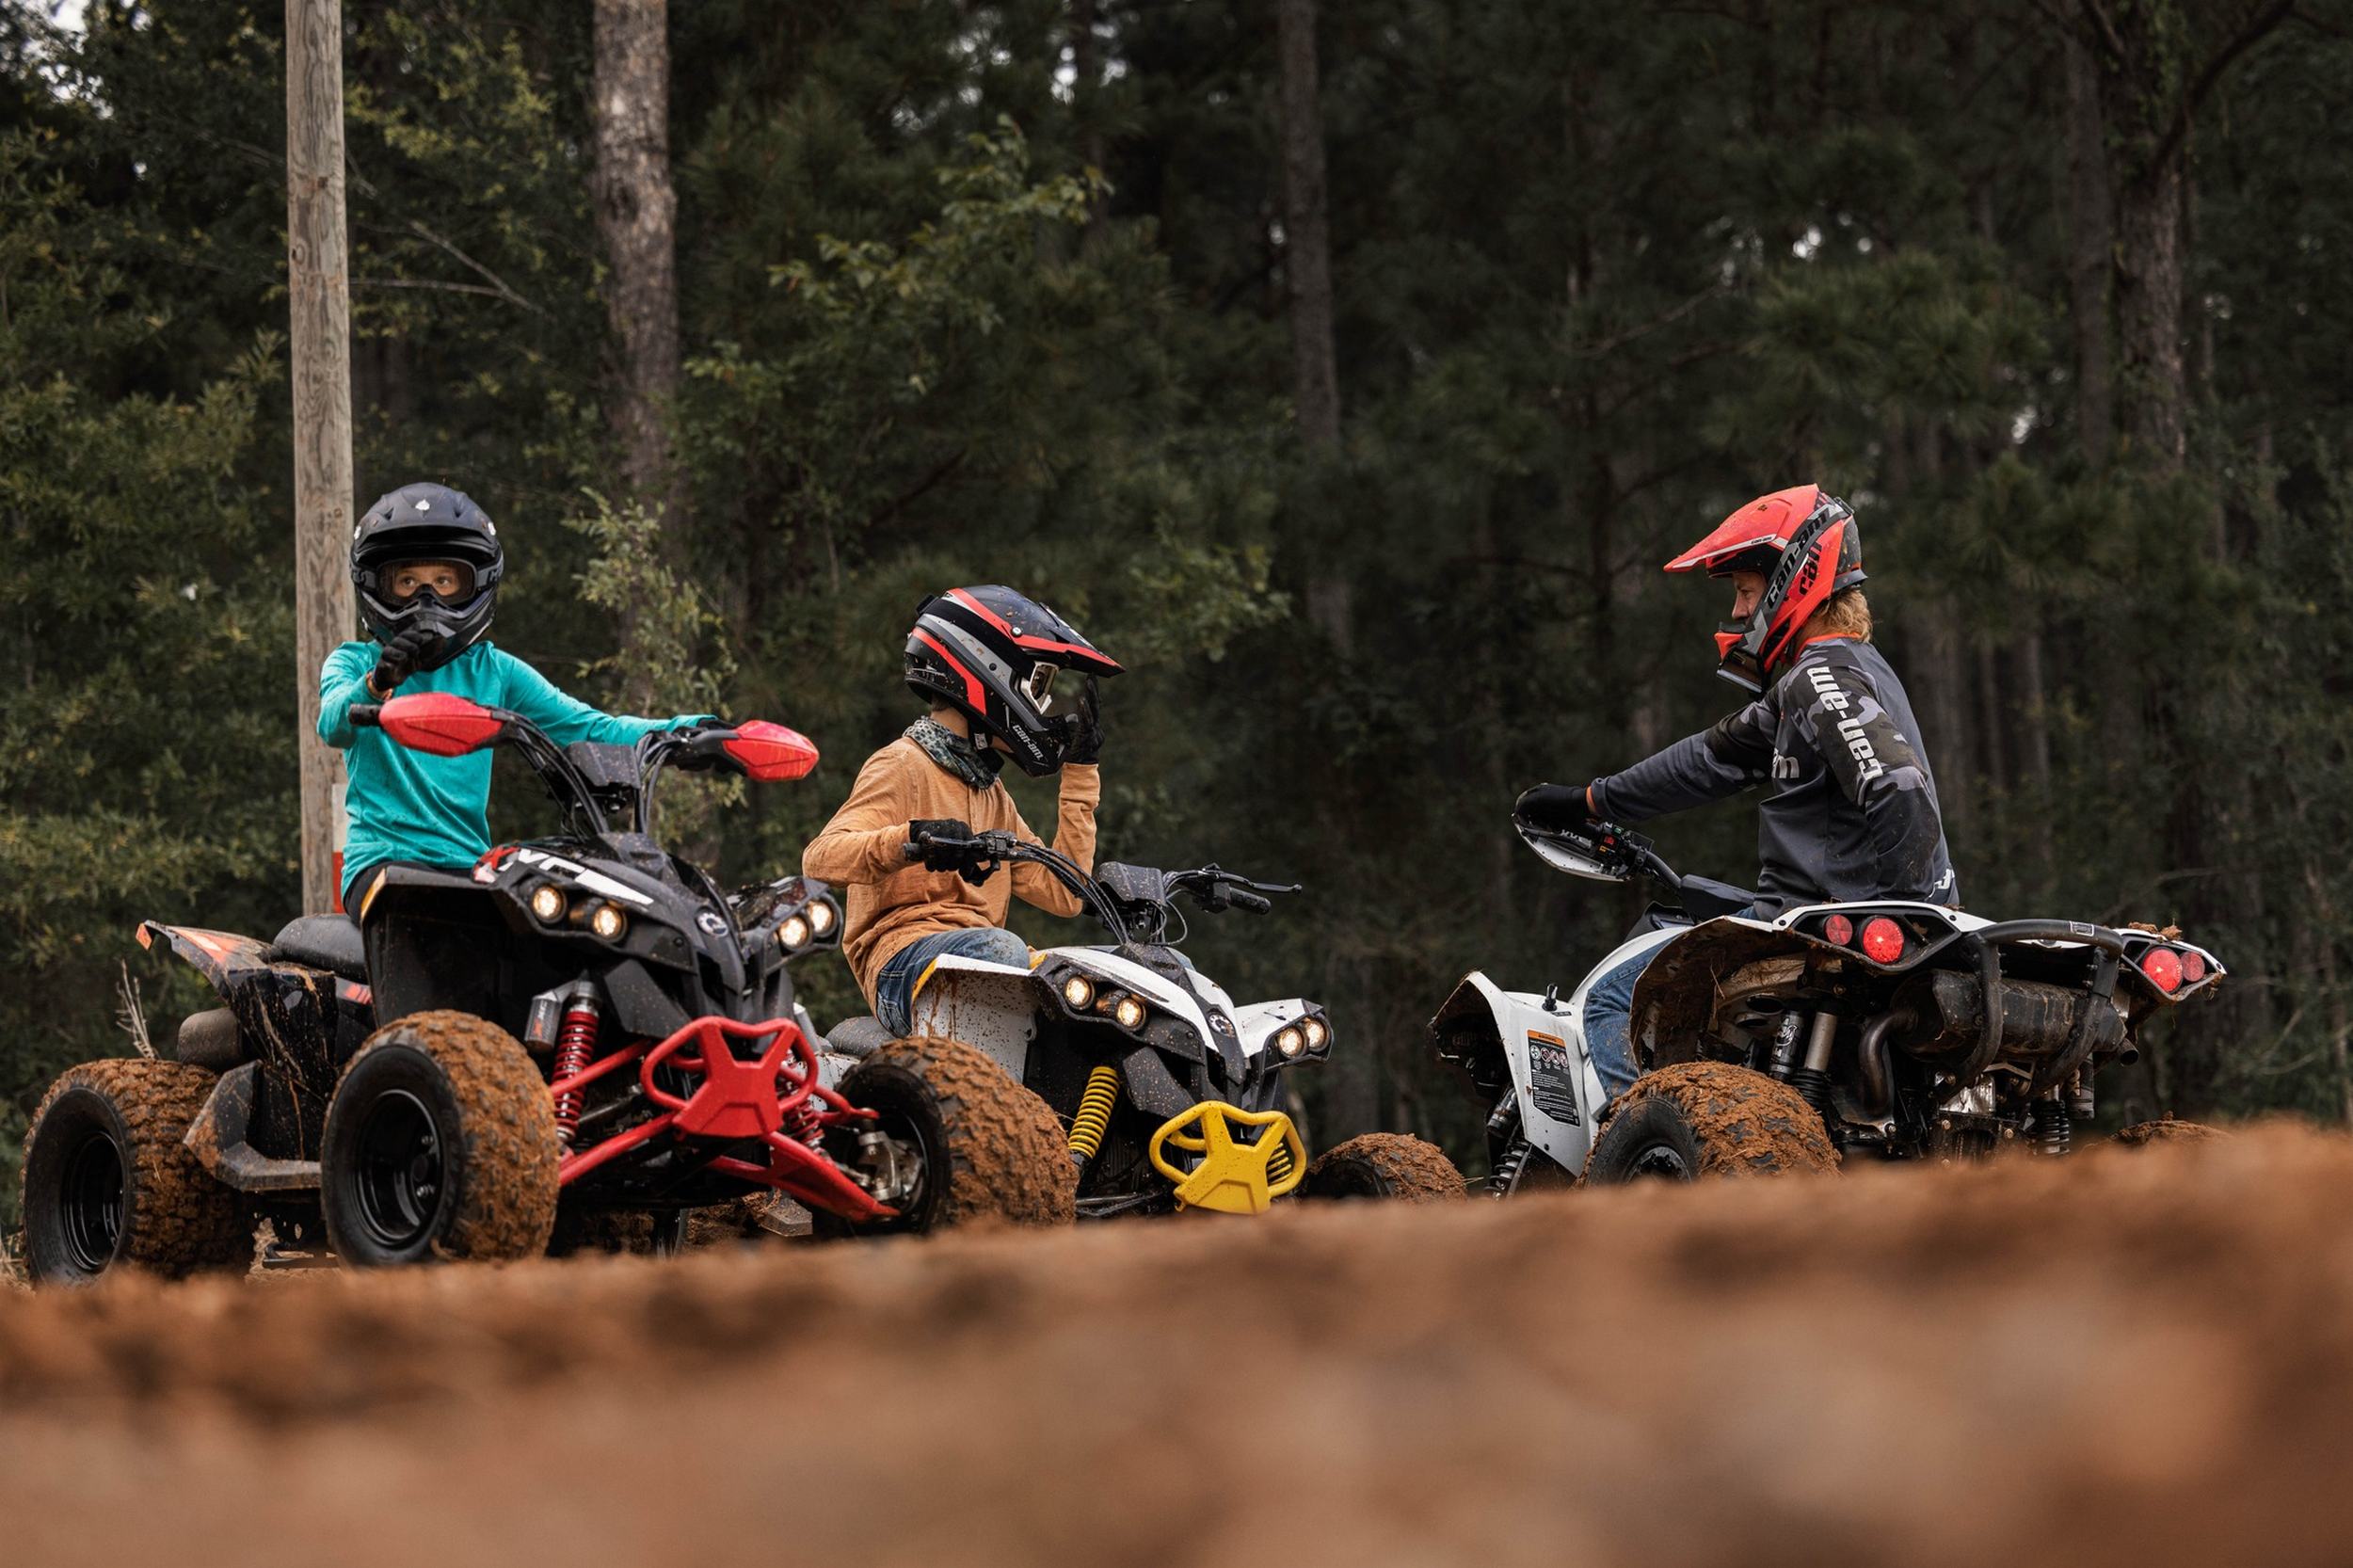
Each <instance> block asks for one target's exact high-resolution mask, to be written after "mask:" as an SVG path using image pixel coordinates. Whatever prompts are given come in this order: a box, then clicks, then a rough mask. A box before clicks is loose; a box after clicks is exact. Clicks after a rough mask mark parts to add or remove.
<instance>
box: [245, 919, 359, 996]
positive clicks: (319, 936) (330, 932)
mask: <svg viewBox="0 0 2353 1568" xmlns="http://www.w3.org/2000/svg"><path fill="white" fill-rule="evenodd" d="M269 958H270V961H271V962H273V963H278V964H301V965H304V966H305V967H307V968H313V969H325V970H326V971H327V972H328V974H332V975H340V976H342V977H343V978H344V979H345V980H350V981H358V982H360V983H361V984H365V983H366V981H367V978H368V955H367V951H366V950H365V949H364V948H362V947H361V946H360V923H359V922H358V921H357V920H353V919H352V918H351V917H350V916H349V915H302V916H298V917H297V918H296V919H294V920H288V921H287V922H286V927H285V929H284V930H282V931H280V933H279V934H278V936H277V939H276V940H274V941H272V942H271V943H270V945H269Z"/></svg>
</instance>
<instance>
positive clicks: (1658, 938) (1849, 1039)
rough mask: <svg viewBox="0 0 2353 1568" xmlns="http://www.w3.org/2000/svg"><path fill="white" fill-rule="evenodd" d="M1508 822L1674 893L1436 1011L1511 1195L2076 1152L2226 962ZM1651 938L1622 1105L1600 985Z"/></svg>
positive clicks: (1599, 877)
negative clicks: (2105, 1085) (2171, 1022)
mask: <svg viewBox="0 0 2353 1568" xmlns="http://www.w3.org/2000/svg"><path fill="white" fill-rule="evenodd" d="M1514 825H1515V826H1516V827H1517V828H1518V830H1519V834H1520V837H1521V838H1522V839H1524V840H1527V842H1528V844H1529V847H1530V848H1532V849H1534V850H1535V851H1536V853H1537V854H1538V855H1539V856H1542V857H1543V858H1544V859H1545V862H1546V863H1547V864H1549V865H1551V866H1554V867H1556V868H1558V869H1559V870H1561V871H1564V872H1569V873H1570V874H1571V875H1573V876H1581V877H1588V878H1591V879H1593V880H1596V881H1602V882H1627V881H1631V880H1633V879H1634V878H1636V877H1643V878H1646V879H1648V880H1650V881H1651V882H1653V883H1655V884H1656V885H1657V887H1658V888H1660V889H1661V890H1662V891H1663V893H1664V895H1665V896H1664V897H1663V898H1662V900H1661V901H1660V902H1659V903H1657V904H1653V905H1652V906H1651V908H1650V910H1649V912H1648V913H1647V914H1646V915H1645V916H1644V918H1643V919H1642V920H1641V923H1640V924H1638V925H1637V926H1636V928H1635V930H1634V931H1633V933H1632V934H1631V935H1630V936H1628V937H1627V939H1626V940H1625V942H1624V943H1622V944H1621V945H1620V946H1619V947H1618V948H1617V949H1616V950H1615V951H1613V952H1610V953H1609V955H1608V956H1607V957H1605V958H1604V959H1603V960H1602V961H1601V962H1600V963H1599V964H1598V965H1596V966H1594V968H1593V970H1592V972H1591V973H1589V974H1588V975H1587V976H1586V977H1585V980H1584V982H1583V984H1579V985H1578V986H1577V989H1576V990H1575V991H1574V992H1572V993H1571V994H1570V995H1569V996H1568V997H1567V998H1566V999H1565V1000H1564V999H1562V998H1561V996H1560V995H1559V994H1558V988H1557V987H1556V988H1555V989H1554V990H1550V991H1546V992H1545V994H1544V995H1543V996H1541V997H1540V996H1535V995H1532V994H1529V993H1526V992H1513V991H1506V990H1504V989H1502V988H1501V987H1500V986H1498V985H1497V984H1495V983H1494V982H1493V981H1491V980H1489V979H1488V978H1487V977H1486V976H1485V975H1484V974H1479V973H1474V974H1471V975H1469V976H1468V977H1466V978H1465V980H1464V981H1463V983H1462V984H1460V985H1459V986H1457V987H1456V988H1455V991H1454V994H1453V995H1452V996H1450V997H1449V998H1448V999H1447V1001H1446V1004H1445V1005H1444V1006H1443V1007H1441V1008H1439V1009H1438V1014H1437V1016H1436V1017H1434V1018H1433V1019H1432V1020H1431V1024H1430V1031H1431V1036H1432V1038H1433V1042H1434V1044H1435V1046H1436V1049H1437V1054H1438V1057H1439V1059H1440V1060H1441V1061H1443V1062H1447V1063H1449V1064H1454V1065H1456V1066H1458V1067H1460V1068H1461V1069H1463V1071H1464V1072H1465V1074H1466V1075H1467V1076H1468V1077H1469V1080H1470V1081H1471V1084H1472V1086H1473V1088H1474V1090H1475V1091H1476V1092H1477V1093H1478V1094H1479V1095H1480V1096H1481V1098H1482V1099H1484V1100H1486V1101H1488V1102H1490V1103H1492V1104H1493V1105H1494V1107H1495V1109H1494V1112H1493V1113H1492V1114H1491V1115H1490V1116H1489V1118H1488V1124H1487V1136H1488V1153H1489V1157H1490V1161H1491V1165H1492V1172H1493V1174H1492V1175H1491V1176H1490V1177H1489V1178H1488V1190H1489V1191H1490V1192H1493V1193H1494V1194H1495V1195H1497V1196H1498V1197H1500V1196H1505V1195H1508V1194H1510V1193H1512V1192H1516V1191H1520V1190H1523V1189H1529V1188H1535V1187H1542V1186H1546V1185H1551V1186H1561V1185H1566V1184H1568V1183H1569V1182H1571V1181H1574V1180H1575V1179H1577V1176H1580V1175H1581V1176H1583V1177H1584V1178H1585V1179H1587V1180H1589V1181H1595V1182H1616V1181H1626V1180H1631V1179H1634V1178H1636V1177H1640V1176H1668V1177H1673V1178H1677V1179H1684V1180H1689V1179H1693V1178H1695V1177H1698V1176H1713V1175H1770V1174H1777V1173H1781V1172H1792V1171H1805V1170H1827V1169H1832V1168H1834V1167H1835V1166H1836V1165H1837V1164H1838V1163H1839V1161H1840V1160H1841V1159H1842V1158H1852V1157H1856V1156H1869V1157H1875V1158H1880V1159H1887V1160H1922V1159H1929V1160H1952V1159H1961V1158H1972V1157H1980V1156H1983V1155H1987V1154H1990V1153H1992V1152H1993V1151H1994V1150H1996V1149H1998V1148H2001V1147H2003V1146H2005V1145H2025V1146H2031V1147H2035V1148H2039V1149H2040V1150H2041V1151H2042V1152H2044V1153H2047V1154H2064V1153H2066V1152H2067V1151H2068V1148H2069V1146H2070V1144H2071V1143H2072V1141H2073V1129H2074V1127H2075V1124H2077V1123H2078V1122H2081V1121H2084V1120H2085V1119H2087V1118H2089V1116H2090V1115H2091V1114H2092V1111H2093V1104H2092V1092H2091V1083H2092V1075H2093V1072H2094V1071H2095V1070H2096V1069H2097V1068H2099V1067H2102V1066H2105V1065H2106V1064H2110V1063H2128V1062H2133V1061H2136V1060H2137V1059H2138V1056H2139V1046H2138V1044H2137V1040H2138V1034H2139V1031H2140V1029H2141V1027H2142V1026H2143V1025H2144V1024H2146V1023H2147V1022H2148V1020H2149V1019H2150V1017H2151V1016H2153V1015H2154V1014H2156V1013H2158V1012H2160V1011H2162V1010H2163V1009H2165V1008H2168V1007H2170V1006H2172V1005H2174V1004H2175V1003H2177V1002H2180V1001H2182V1000H2185V999H2186V998H2188V997H2191V996H2195V995H2198V994H2200V993H2202V992H2205V991H2208V990H2211V989H2212V988H2213V987H2214V985H2215V984H2217V982H2218V981H2219V980H2220V979H2221V977H2222V974H2223V968H2222V966H2221V964H2219V963H2218V962H2217V961H2216V959H2215V957H2214V955H2213V954H2212V953H2210V952H2207V951H2206V950H2205V949H2203V948H2201V947H2197V946H2194V945H2192V944H2190V943H2188V942H2185V941H2182V940H2180V939H2179V937H2178V935H2177V934H2176V933H2174V932H2172V931H2169V930H2168V931H2158V930H2156V929H2154V928H2151V927H2143V926H2134V927H2128V928H2126V929H2123V930H2112V929H2110V928H2108V927H2106V926H2104V925H2098V924H2094V923H2090V922H2088V921H2082V920H1984V919H1981V918H1979V917H1977V916H1975V915H1970V914H1965V913H1962V912H1961V911H1960V910H1957V909H1950V908H1946V907H1945V906H1944V905H1942V904H1921V903H1912V902H1906V901H1900V900H1897V901H1889V900H1881V901H1870V902H1864V903H1853V904H1808V905H1804V906H1802V907H1799V908H1793V909H1790V910H1787V911H1785V912H1784V913H1783V914H1781V915H1779V916H1776V917H1774V918H1772V919H1769V920H1765V919H1757V918H1754V917H1753V916H1751V915H1750V914H1749V913H1748V910H1749V909H1750V907H1751V906H1752V904H1753V899H1754V895H1753V894H1751V893H1748V892H1745V891H1743V890H1742V889H1740V888H1734V887H1730V886H1727V885H1726V884H1724V883H1721V882H1713V881H1710V880H1708V879H1707V878H1705V877H1686V876H1679V875H1677V874H1676V873H1675V872H1674V871H1673V868H1671V867H1670V866H1668V864H1667V863H1666V861H1664V860H1663V859H1661V858H1660V857H1659V856H1658V855H1657V852H1656V851H1654V850H1653V849H1652V847H1651V846H1650V844H1649V843H1648V842H1647V841H1645V840H1642V839H1641V838H1640V837H1638V836H1637V835H1635V834H1632V833H1628V832H1625V831H1624V830H1623V829H1620V828H1616V827H1613V826H1611V825H1609V824H1601V823H1596V824H1592V825H1591V826H1590V827H1589V828H1586V829H1583V830H1577V831H1566V832H1562V831H1554V830H1550V829H1546V828H1539V827H1536V826H1534V825H1532V824H1529V823H1528V822H1526V821H1525V820H1519V819H1515V820H1514ZM1644 952H1648V953H1651V954H1652V957H1651V960H1650V964H1649V967H1648V968H1646V969H1645V970H1644V971H1643V972H1642V976H1641V982H1640V983H1639V984H1637V985H1636V987H1635V991H1634V1010H1633V1019H1632V1023H1633V1041H1634V1051H1635V1061H1636V1064H1637V1067H1638V1069H1639V1070H1640V1072H1641V1077H1640V1078H1639V1079H1637V1080H1636V1081H1635V1083H1634V1086H1633V1087H1632V1088H1631V1089H1629V1090H1628V1091H1627V1092H1626V1093H1625V1095H1623V1096H1620V1097H1619V1098H1618V1100H1617V1101H1616V1102H1615V1103H1614V1104H1611V1105H1609V1107H1608V1109H1607V1110H1604V1108H1603V1102H1604V1096H1603V1092H1602V1085H1601V1080H1600V1076H1599V1074H1598V1073H1597V1072H1596V1071H1595V1069H1594V1066H1593V1060H1592V1057H1591V1055H1590V1054H1589V1052H1588V1051H1587V1048H1586V1042H1585V1030H1584V1017H1585V1003H1586V998H1587V995H1588V993H1589V992H1590V991H1591V989H1592V987H1593V984H1594V982H1595V980H1596V979H1597V978H1599V977H1600V976H1602V975H1604V974H1606V973H1608V972H1609V970H1611V969H1613V968H1616V967H1617V966H1618V965H1620V964H1622V963H1624V962H1625V961H1626V960H1628V959H1630V958H1633V957H1636V956H1638V955H1640V954H1641V953H1644ZM2152 1125H2153V1126H2161V1127H2162V1128H2167V1129H2169V1135H2182V1134H2185V1133H2193V1132H2195V1131H2197V1130H2199V1129H2197V1128H2194V1127H2193V1126H2192V1124H2188V1123H2177V1122H2172V1121H2168V1122H2166V1123H2163V1124H2152ZM2141 1130H2142V1129H2134V1131H2135V1132H2138V1131H2141ZM2123 1136H2124V1137H2125V1138H2126V1139H2127V1140H2128V1141H2134V1142H2140V1141H2146V1140H2145V1138H2135V1137H2134V1133H2133V1132H2128V1133H2126V1134H2124V1135H2123Z"/></svg>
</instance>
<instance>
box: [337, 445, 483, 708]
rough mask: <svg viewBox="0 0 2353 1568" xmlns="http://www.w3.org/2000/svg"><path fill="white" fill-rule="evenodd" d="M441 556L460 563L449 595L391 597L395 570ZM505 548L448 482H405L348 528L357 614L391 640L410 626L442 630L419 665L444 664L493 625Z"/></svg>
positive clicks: (429, 593)
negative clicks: (428, 483)
mask: <svg viewBox="0 0 2353 1568" xmlns="http://www.w3.org/2000/svg"><path fill="white" fill-rule="evenodd" d="M421 561H446V562H449V563H450V564H451V565H453V566H455V567H456V568H458V576H459V584H458V588H457V591H456V593H454V594H452V595H451V596H450V597H448V598H447V599H444V598H442V597H441V596H440V594H438V593H435V592H434V591H433V590H432V589H430V588H424V589H420V590H419V591H418V592H416V593H414V594H412V595H410V596H409V597H408V598H406V599H395V598H394V597H393V596H392V572H393V569H394V568H398V567H401V566H404V565H410V564H414V563H417V562H421ZM505 572H506V550H505V547H504V546H503V545H501V544H500V543H499V531H498V527H497V525H496V524H494V523H492V522H491V521H490V520H489V519H488V517H487V516H485V515H484V514H483V510H482V508H481V507H479V506H477V505H475V504H473V503H472V501H471V500H469V499H468V498H467V497H465V496H463V495H461V494H459V493H458V492H457V491H456V490H453V489H451V488H449V487H448V486H447V485H424V484H419V485H403V486H402V487H401V488H399V489H396V490H394V491H392V494H390V495H388V496H385V497H384V498H383V499H382V500H380V501H378V502H377V503H376V504H375V505H373V506H371V507H369V508H368V510H367V514H366V515H365V516H364V517H362V518H360V525H359V526H358V527H357V528H354V529H353V530H352V531H351V581H352V585H353V586H354V587H356V588H358V589H359V590H360V616H361V618H362V619H364V620H365V621H366V622H367V623H368V630H369V631H370V632H373V633H375V636H376V641H377V642H380V643H389V642H391V641H392V639H393V638H394V637H396V636H398V635H400V633H402V632H406V631H408V630H409V629H411V628H412V627H423V628H424V629H425V630H427V631H429V632H436V633H438V634H439V638H440V640H439V642H438V643H437V644H436V645H435V646H434V647H433V648H431V649H429V650H428V651H427V652H426V654H425V656H424V659H423V660H422V661H420V663H419V664H418V667H419V668H420V669H433V668H435V667H437V666H439V665H441V664H448V663H449V662H450V661H451V660H452V659H455V658H456V657H457V656H458V655H459V654H460V653H463V652H465V651H466V649H468V648H472V646H473V645H474V644H475V643H476V642H478V641H480V640H481V637H482V633H483V632H487V631H488V630H489V627H490V616H491V614H492V612H494V611H495V610H496V609H497V608H498V592H499V579H500V578H501V577H503V576H504V575H505Z"/></svg>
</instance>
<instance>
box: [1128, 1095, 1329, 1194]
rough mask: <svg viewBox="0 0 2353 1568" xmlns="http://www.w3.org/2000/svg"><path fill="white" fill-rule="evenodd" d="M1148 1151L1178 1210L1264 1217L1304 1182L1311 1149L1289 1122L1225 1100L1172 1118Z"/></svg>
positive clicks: (1209, 1102) (1272, 1113)
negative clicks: (1173, 1153)
mask: <svg viewBox="0 0 2353 1568" xmlns="http://www.w3.org/2000/svg"><path fill="white" fill-rule="evenodd" d="M1171 1150H1174V1151H1176V1158H1175V1159H1172V1158H1171V1157H1170V1152H1169V1151H1171ZM1145 1152H1146V1153H1148V1154H1149V1155H1150V1156H1151V1159H1152V1168H1153V1169H1154V1170H1156V1171H1158V1172H1160V1175H1162V1176H1166V1177H1167V1178H1168V1179H1169V1181H1170V1182H1171V1183H1172V1184H1173V1185H1174V1186H1175V1187H1176V1190H1177V1208H1207V1209H1210V1210H1213V1211H1215V1212H1217V1213H1220V1214H1263V1213H1265V1212H1266V1211H1267V1209H1268V1208H1269V1207H1271V1206H1272V1205H1273V1202H1274V1200H1275V1199H1276V1198H1279V1197H1281V1196H1283V1195H1284V1194H1285V1193H1287V1192H1291V1191H1292V1190H1293V1189H1295V1188H1296V1187H1298V1185H1299V1184H1300V1183H1301V1182H1302V1181H1304V1180H1305V1179H1306V1176H1307V1147H1306V1145H1305V1144H1303V1143H1301V1142H1300V1139H1299V1129H1298V1128H1296V1127H1294V1126H1292V1125H1291V1119H1290V1118H1289V1116H1287V1115H1285V1114H1284V1113H1283V1112H1280V1111H1244V1110H1242V1109H1241V1107H1240V1106H1236V1105H1228V1104H1226V1103H1225V1101H1224V1100H1203V1101H1202V1102H1201V1103H1200V1104H1198V1105H1196V1106H1193V1108H1192V1109H1191V1110H1188V1111H1182V1112H1177V1114H1176V1115H1174V1116H1171V1117H1170V1118H1169V1119H1168V1120H1167V1121H1165V1122H1162V1123H1161V1124H1160V1127H1159V1128H1157V1129H1156V1130H1155V1131H1154V1132H1153V1134H1152V1139H1151V1142H1150V1143H1149V1144H1147V1145H1146V1146H1145Z"/></svg>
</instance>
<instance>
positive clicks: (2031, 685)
mask: <svg viewBox="0 0 2353 1568" xmlns="http://www.w3.org/2000/svg"><path fill="white" fill-rule="evenodd" d="M2035 618H2036V620H2037V621H2038V622H2040V620H2041V615H2040V613H2039V612H2038V613H2037V615H2036V617H2035ZM2018 684H2019V686H2020V687H2021V688H2022V689H2021V691H2020V693H2019V696H2020V698H2021V700H2020V701H2019V703H2018V707H2017V714H2018V751H2019V763H2018V765H2019V768H2020V771H2021V774H2022V776H2023V777H2024V780H2025V786H2026V792H2027V801H2026V807H2027V809H2026V813H2025V821H2026V824H2027V831H2028V833H2029V834H2030V835H2031V836H2032V837H2031V842H2032V844H2033V848H2034V852H2035V860H2034V864H2035V874H2034V877H2033V880H2032V887H2033V888H2034V890H2035V891H2037V892H2039V893H2044V894H2047V893H2049V892H2050V891H2052V883H2051V856H2052V853H2053V850H2052V841H2051V810H2052V807H2053V805H2054V796H2053V793H2052V790H2051V693H2050V688H2049V687H2047V686H2045V685H2044V684H2043V677H2042V632H2041V630H2040V629H2038V630H2035V631H2031V632H2027V633H2026V634H2025V636H2023V637H2021V638H2019V639H2018Z"/></svg>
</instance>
